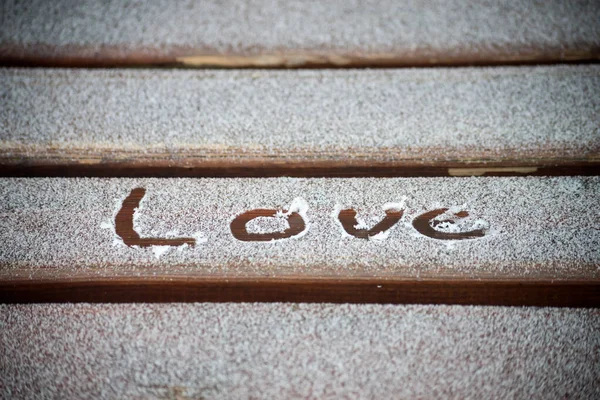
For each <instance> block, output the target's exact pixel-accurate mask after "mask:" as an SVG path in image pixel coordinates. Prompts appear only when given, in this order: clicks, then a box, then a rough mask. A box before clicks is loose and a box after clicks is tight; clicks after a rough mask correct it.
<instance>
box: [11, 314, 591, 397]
mask: <svg viewBox="0 0 600 400" xmlns="http://www.w3.org/2000/svg"><path fill="white" fill-rule="evenodd" d="M0 324H2V325H1V326H2V329H0V343H2V347H1V348H0V356H1V358H0V361H2V362H3V364H2V366H3V369H2V377H3V380H4V384H3V385H2V386H0V396H1V397H3V398H13V397H19V398H32V397H51V398H61V399H71V398H82V397H83V398H97V397H106V398H115V399H124V398H125V399H129V398H134V399H164V398H166V399H200V398H211V399H212V398H223V397H225V398H251V397H261V398H402V399H404V398H408V399H412V398H426V399H429V398H440V397H441V398H486V399H487V398H503V399H504V398H519V399H520V398H529V397H531V393H534V392H535V395H534V396H533V397H534V398H543V399H554V398H563V397H569V398H573V397H574V398H583V399H594V398H597V397H598V394H599V388H598V384H597V383H598V381H599V380H600V368H598V367H599V366H600V364H599V362H600V361H599V360H598V346H600V337H599V335H598V331H599V330H600V310H598V309H565V308H539V307H513V308H509V307H461V306H428V305H417V306H415V305H410V306H390V305H364V304H355V305H349V304H345V305H334V304H282V303H279V304H261V303H251V304H249V303H246V304H206V303H193V304H181V303H167V304H43V305H40V304H28V305H0ZM473 371H478V372H477V373H474V372H473ZM257 394H260V396H258V395H257Z"/></svg>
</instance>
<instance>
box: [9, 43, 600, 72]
mask: <svg viewBox="0 0 600 400" xmlns="http://www.w3.org/2000/svg"><path fill="white" fill-rule="evenodd" d="M0 50H2V49H0ZM41 50H43V51H39V52H37V51H35V49H34V50H30V51H28V52H27V53H25V54H19V53H18V52H17V53H15V52H12V51H10V50H4V51H0V66H5V67H47V68H123V67H138V68H139V67H169V68H200V69H201V68H209V69H210V68H225V69H298V68H415V67H416V68H424V67H465V66H481V67H483V66H511V65H515V66H516V65H544V64H573V63H577V64H581V63H598V62H600V48H595V47H592V48H589V49H585V50H581V49H577V50H567V51H550V50H546V51H543V52H542V51H520V52H519V51H516V52H496V51H489V52H482V51H478V52H468V51H462V52H458V53H457V54H449V53H448V54H444V53H440V54H437V55H435V56H431V55H425V54H415V53H412V52H406V53H374V54H370V53H362V54H361V53H337V52H327V53H321V52H281V53H263V54H259V55H248V54H235V53H232V54H219V53H197V54H196V53H194V52H193V51H175V52H174V53H175V54H160V53H156V52H144V51H138V52H130V53H128V54H126V55H125V56H123V55H122V54H121V53H122V51H120V50H118V49H112V48H103V49H101V50H99V51H97V52H96V53H95V54H94V55H93V56H87V55H84V56H82V55H77V53H78V51H77V49H72V50H70V51H65V50H62V51H58V52H57V51H54V52H52V53H54V54H53V55H42V56H41V55H38V53H39V54H47V53H48V51H47V49H46V48H45V47H44V48H43V49H41Z"/></svg>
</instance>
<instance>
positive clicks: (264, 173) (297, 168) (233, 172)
mask: <svg viewBox="0 0 600 400" xmlns="http://www.w3.org/2000/svg"><path fill="white" fill-rule="evenodd" d="M111 158H112V157H111V156H110V154H105V157H104V158H99V159H98V160H96V161H88V160H85V161H83V160H82V161H79V160H77V158H69V157H57V158H54V159H52V160H45V159H43V158H39V157H31V158H27V157H23V158H14V157H10V158H8V157H2V155H1V154H0V177H280V176H292V177H314V178H316V177H419V176H422V177H434V176H525V175H530V176H565V175H582V176H589V175H598V174H600V159H597V157H590V158H588V159H574V158H554V159H540V160H522V161H518V160H511V159H506V160H482V159H479V160H477V159H468V160H464V161H450V162H448V161H435V160H432V161H423V162H415V161H414V160H407V161H379V160H348V159H346V160H341V159H340V160H319V159H316V160H315V159H312V160H311V159H305V160H294V159H286V157H283V156H282V157H272V158H260V159H248V160H241V161H240V160H239V159H235V158H232V159H222V160H212V159H206V160H190V159H179V160H178V159H169V157H164V158H160V157H158V158H153V159H147V160H144V159H140V160H138V161H136V160H128V161H127V160H126V161H121V162H115V161H112V160H111Z"/></svg>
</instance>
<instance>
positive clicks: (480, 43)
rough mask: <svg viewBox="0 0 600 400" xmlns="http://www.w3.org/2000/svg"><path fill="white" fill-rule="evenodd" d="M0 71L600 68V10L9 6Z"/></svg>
mask: <svg viewBox="0 0 600 400" xmlns="http://www.w3.org/2000/svg"><path fill="white" fill-rule="evenodd" d="M0 11H1V13H0V15H1V17H0V18H1V22H2V31H1V32H0V63H2V64H4V65H7V64H8V65H43V66H126V65H182V66H187V67H206V66H209V67H215V66H216V67H229V68H239V67H253V68H256V67H288V68H289V67H292V68H293V67H364V66H388V67H391V66H424V65H465V64H499V63H504V64H512V63H540V62H542V63H543V62H560V61H580V60H598V59H599V58H600V26H599V24H598V20H600V6H599V5H598V2H597V1H595V0H580V1H570V2H565V1H562V0H547V1H543V2H540V1H534V0H526V1H511V0H502V1H497V0H496V1H492V0H468V1H461V0H450V1H442V0H436V1H433V2H432V1H427V2H423V1H419V0H402V1H394V0H385V1H371V2H347V1H336V2H331V1H324V0H320V1H310V2H307V1H300V0H297V1H287V0H277V1H271V0H259V1H255V0H244V1H233V0H228V1H198V2H191V1H185V2H172V1H168V0H151V1H144V2H137V3H135V4H132V3H128V2H125V3H123V2H97V1H93V0H85V1H70V0H50V1H45V0H34V1H28V2H27V4H22V3H20V2H17V1H3V2H2V6H1V8H0Z"/></svg>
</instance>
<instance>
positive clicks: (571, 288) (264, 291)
mask: <svg viewBox="0 0 600 400" xmlns="http://www.w3.org/2000/svg"><path fill="white" fill-rule="evenodd" d="M0 302H1V303H49V302H91V303H111V302H113V303H114V302H119V303H129V302H306V303H314V302H329V303H392V304H406V303H423V304H473V305H503V306H552V307H600V282H598V281H529V282H523V281H486V280H405V281H398V280H396V281H390V280H385V279H363V280H358V279H319V280H306V279H229V280H211V279H185V278H184V279H172V278H171V279H168V280H160V279H155V280H153V279H123V278H121V279H110V280H93V281H77V280H68V279H67V280H60V281H30V280H20V281H10V282H6V281H5V282H0Z"/></svg>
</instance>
